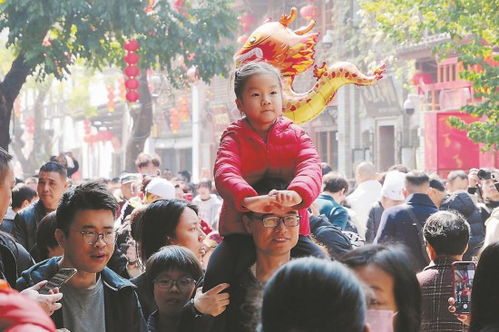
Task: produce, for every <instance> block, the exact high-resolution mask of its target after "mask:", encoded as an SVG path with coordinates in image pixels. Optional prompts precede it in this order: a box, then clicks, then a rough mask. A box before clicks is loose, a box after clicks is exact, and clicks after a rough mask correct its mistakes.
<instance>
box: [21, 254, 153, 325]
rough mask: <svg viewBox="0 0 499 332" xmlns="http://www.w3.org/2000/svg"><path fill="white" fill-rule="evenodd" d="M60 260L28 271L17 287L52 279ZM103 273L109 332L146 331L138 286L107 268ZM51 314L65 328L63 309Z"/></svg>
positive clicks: (49, 261)
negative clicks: (136, 288)
mask: <svg viewBox="0 0 499 332" xmlns="http://www.w3.org/2000/svg"><path fill="white" fill-rule="evenodd" d="M60 259H61V257H53V258H50V259H48V260H45V261H43V262H40V263H38V264H36V265H35V266H33V267H31V268H30V269H29V270H27V271H24V272H23V273H22V276H21V277H20V278H19V279H18V280H17V285H16V288H17V290H23V289H25V288H28V287H31V286H33V285H35V284H36V283H38V282H40V281H42V280H48V279H50V278H51V277H52V276H53V275H54V274H56V273H57V271H58V270H59V266H58V262H59V260H60ZM100 274H101V277H102V281H103V284H104V306H105V310H106V312H105V319H106V332H115V331H116V332H119V331H120V332H121V331H139V332H142V331H146V322H145V320H144V317H143V316H142V310H141V308H140V304H139V300H138V298H137V294H136V293H135V286H134V285H133V284H132V283H131V282H130V281H128V280H126V279H123V278H121V277H120V276H118V275H117V274H116V273H114V272H113V271H112V270H111V269H109V268H107V267H106V268H104V270H102V271H101V272H100ZM51 317H52V319H53V321H54V323H55V325H56V327H57V328H63V327H64V322H63V317H62V310H58V311H56V312H54V314H53V315H52V316H51Z"/></svg>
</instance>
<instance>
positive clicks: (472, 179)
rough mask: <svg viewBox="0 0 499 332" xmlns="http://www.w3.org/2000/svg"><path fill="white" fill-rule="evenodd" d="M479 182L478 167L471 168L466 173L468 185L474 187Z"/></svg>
mask: <svg viewBox="0 0 499 332" xmlns="http://www.w3.org/2000/svg"><path fill="white" fill-rule="evenodd" d="M479 183H480V179H479V178H478V169H476V168H472V169H470V172H469V173H468V187H473V188H474V187H476V186H477V185H478V184H479Z"/></svg>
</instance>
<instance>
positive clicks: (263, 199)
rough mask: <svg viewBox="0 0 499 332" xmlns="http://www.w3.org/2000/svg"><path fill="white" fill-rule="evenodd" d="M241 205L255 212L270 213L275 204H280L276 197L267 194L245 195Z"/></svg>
mask: <svg viewBox="0 0 499 332" xmlns="http://www.w3.org/2000/svg"><path fill="white" fill-rule="evenodd" d="M243 205H244V206H245V207H246V208H247V209H248V210H250V211H253V212H257V213H270V212H272V211H273V209H274V208H275V207H276V206H277V207H281V205H280V204H278V203H277V202H276V198H275V197H274V196H269V195H262V196H253V197H246V198H245V199H244V200H243Z"/></svg>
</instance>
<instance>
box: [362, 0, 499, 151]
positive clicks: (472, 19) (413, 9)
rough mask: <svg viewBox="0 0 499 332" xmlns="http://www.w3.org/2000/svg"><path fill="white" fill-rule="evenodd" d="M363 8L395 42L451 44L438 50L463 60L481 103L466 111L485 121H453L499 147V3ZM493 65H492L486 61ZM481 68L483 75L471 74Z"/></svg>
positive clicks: (461, 0)
mask: <svg viewBox="0 0 499 332" xmlns="http://www.w3.org/2000/svg"><path fill="white" fill-rule="evenodd" d="M361 7H362V9H363V10H365V11H366V12H368V13H370V14H371V15H372V17H375V19H376V21H377V23H378V27H379V29H380V30H381V31H383V32H384V33H386V34H387V36H389V37H390V38H391V40H393V41H395V42H398V43H414V42H419V41H421V40H423V39H424V38H425V37H427V36H432V35H440V34H444V35H446V36H448V37H449V38H448V40H447V41H445V42H442V43H440V44H439V45H437V46H436V47H435V48H434V52H435V53H436V54H437V56H438V57H439V58H440V59H443V58H446V57H449V56H456V55H457V56H458V59H459V61H462V62H463V63H464V64H465V67H466V69H467V70H465V71H464V72H462V73H461V79H464V80H469V81H471V82H472V83H473V88H474V90H475V93H474V97H481V98H483V100H484V101H483V102H482V103H477V104H473V105H467V106H465V107H463V109H462V111H464V112H466V113H469V114H472V115H475V116H477V117H484V119H485V120H483V121H480V122H478V121H477V122H473V123H470V124H466V123H464V122H462V121H460V120H459V119H457V118H453V119H451V120H450V121H449V122H450V123H451V125H453V126H455V127H456V128H459V129H462V130H466V131H467V132H468V136H469V137H470V138H471V139H472V140H473V141H476V142H483V143H485V147H486V148H487V149H492V148H495V147H496V146H497V145H498V144H499V107H498V96H497V89H498V80H499V67H498V66H492V65H490V64H489V63H490V60H492V59H493V60H494V61H496V62H497V61H499V56H498V55H497V54H494V52H493V50H494V47H497V45H498V36H499V18H498V14H497V13H499V2H497V1H489V0H362V1H361ZM485 59H487V60H489V63H487V62H486V61H485ZM477 64H478V65H480V66H481V67H482V69H483V70H478V71H477V70H472V68H470V66H473V65H477Z"/></svg>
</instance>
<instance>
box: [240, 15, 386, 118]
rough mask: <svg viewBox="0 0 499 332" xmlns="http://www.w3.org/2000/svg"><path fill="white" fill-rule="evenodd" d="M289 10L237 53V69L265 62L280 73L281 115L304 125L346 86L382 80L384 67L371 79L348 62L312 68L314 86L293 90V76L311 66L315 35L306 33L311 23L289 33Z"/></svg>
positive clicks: (260, 29)
mask: <svg viewBox="0 0 499 332" xmlns="http://www.w3.org/2000/svg"><path fill="white" fill-rule="evenodd" d="M297 12H298V11H297V9H296V8H292V9H291V13H290V15H282V17H281V19H280V20H279V21H278V22H272V21H270V20H269V21H267V22H265V23H264V24H262V25H261V26H259V27H258V28H257V29H256V30H255V31H254V32H253V33H252V34H251V35H250V36H249V38H248V40H247V41H246V43H245V44H244V45H243V47H242V48H241V49H240V50H239V51H238V52H237V53H236V55H235V56H234V60H235V61H236V67H240V66H241V65H243V64H245V63H248V62H252V61H266V62H268V63H269V64H271V65H273V66H274V67H276V68H278V69H279V70H280V71H281V74H282V77H283V93H284V98H285V100H286V105H285V107H286V110H287V111H286V112H284V115H285V116H286V117H288V118H290V119H291V120H293V121H294V122H295V123H304V122H307V121H310V120H312V119H314V118H315V117H317V116H318V115H319V114H320V113H321V112H322V111H323V110H324V108H325V107H326V106H327V105H328V104H329V103H330V102H331V101H332V100H333V98H334V96H335V94H336V91H338V89H339V88H340V87H342V86H343V85H346V84H356V85H363V86H368V85H372V84H374V83H376V82H377V81H378V80H380V79H381V78H382V77H383V76H382V74H383V72H384V71H385V65H382V66H380V67H379V68H377V69H376V70H375V71H374V73H373V75H370V76H367V75H364V74H363V73H361V72H360V70H359V69H358V68H357V67H356V66H355V65H353V64H351V63H349V62H337V63H334V64H333V65H332V66H331V68H327V66H326V63H323V64H322V66H320V67H318V66H317V65H315V66H314V77H315V78H316V80H317V82H316V83H315V84H314V86H313V87H312V88H311V89H310V90H309V91H307V92H305V93H297V92H295V91H294V90H293V82H294V79H295V77H296V75H298V74H301V73H303V72H304V71H306V70H307V69H308V68H310V67H311V66H312V65H313V64H314V55H315V44H316V43H317V38H318V37H319V34H318V33H309V32H310V30H312V28H313V27H314V26H315V21H313V20H312V21H311V22H310V23H309V24H308V25H307V26H306V27H301V28H299V29H298V30H295V31H293V30H291V29H289V28H288V25H289V24H290V23H291V22H293V21H294V20H295V18H296V15H297Z"/></svg>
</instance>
